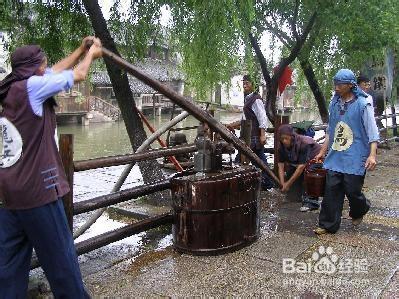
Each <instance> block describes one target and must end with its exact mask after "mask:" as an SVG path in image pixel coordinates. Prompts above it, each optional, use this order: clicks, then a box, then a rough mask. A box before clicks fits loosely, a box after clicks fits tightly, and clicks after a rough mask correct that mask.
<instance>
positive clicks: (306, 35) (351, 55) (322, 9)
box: [142, 0, 398, 121]
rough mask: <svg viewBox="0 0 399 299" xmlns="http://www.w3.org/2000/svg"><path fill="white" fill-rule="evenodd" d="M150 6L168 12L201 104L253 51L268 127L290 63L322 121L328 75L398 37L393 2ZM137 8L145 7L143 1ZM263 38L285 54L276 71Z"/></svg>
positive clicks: (248, 0) (189, 0) (289, 0)
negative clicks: (264, 92)
mask: <svg viewBox="0 0 399 299" xmlns="http://www.w3.org/2000/svg"><path fill="white" fill-rule="evenodd" d="M155 2H157V3H161V4H167V5H168V6H169V7H170V10H171V14H172V21H171V23H170V26H171V30H172V32H173V33H174V35H173V36H174V40H175V41H176V43H177V45H178V46H179V51H180V53H181V54H182V56H183V68H184V70H185V72H186V74H187V77H188V80H189V83H191V85H192V86H194V87H195V89H196V90H197V92H198V95H199V96H200V97H201V96H206V95H207V91H209V90H211V89H212V88H213V87H214V86H215V85H216V84H218V83H220V81H224V82H228V81H229V78H230V76H231V73H232V71H233V70H236V69H237V68H238V64H239V63H240V62H241V63H242V61H241V60H240V59H239V57H240V56H242V53H243V52H245V53H246V54H247V53H248V52H249V49H250V48H252V52H253V53H254V54H255V55H256V57H257V62H258V63H259V64H260V68H261V70H262V75H263V78H264V80H265V82H266V86H267V113H268V116H269V118H270V119H271V120H273V118H274V111H275V101H276V91H277V86H278V80H279V78H280V76H281V74H282V72H283V70H284V68H285V67H286V66H288V65H289V64H290V63H293V62H294V61H295V60H297V61H299V65H300V67H301V68H302V72H299V73H302V74H303V76H304V77H305V78H306V80H307V83H308V85H309V86H310V88H311V90H312V92H313V95H314V97H315V99H316V102H317V105H318V108H319V112H320V115H321V117H322V119H323V120H324V121H327V117H328V115H327V114H328V113H327V108H326V100H325V94H326V93H328V92H329V91H331V87H332V86H331V77H332V74H333V73H334V72H335V71H336V70H337V69H338V68H340V67H350V68H353V69H359V68H360V67H361V65H362V64H364V62H365V61H366V60H367V57H370V56H371V55H372V54H373V53H374V54H376V53H381V51H383V48H384V47H385V46H386V45H387V41H388V40H390V41H394V40H395V38H394V37H395V34H396V36H397V31H396V29H395V28H397V22H396V21H395V20H396V18H395V16H394V14H395V12H397V11H398V3H397V2H396V1H394V0H381V1H378V2H375V3H370V2H369V1H356V2H355V1H346V0H337V1H336V0H334V1H332V0H326V1H324V0H323V1H322V0H316V1H309V0H269V1H264V0H262V1H257V0H240V1H238V0H236V1H235V0H218V1H216V0H213V1H212V0H211V1H206V2H205V1H195V0H184V1H180V0H179V1H177V0H176V1H174V0H169V1H168V0H160V1H155ZM142 3H143V5H146V4H145V3H147V1H144V2H142ZM376 32H380V33H381V34H375V33H376ZM265 33H268V34H271V35H272V36H273V38H276V39H279V40H280V41H281V42H282V43H283V46H284V50H283V54H284V55H283V57H282V58H281V59H280V61H279V62H278V63H277V68H273V66H274V65H273V59H272V58H271V57H267V56H266V55H265V54H264V53H265V52H264V50H263V49H261V47H260V45H259V40H260V38H261V37H262V36H263V35H264V34H265ZM388 35H389V38H385V36H388ZM396 40H398V39H397V38H396ZM384 44H385V45H384ZM243 49H244V50H243ZM245 59H246V61H245V62H244V63H242V64H246V67H247V69H256V68H255V67H253V66H252V67H251V66H249V65H248V64H251V63H253V59H252V58H251V55H246V56H245Z"/></svg>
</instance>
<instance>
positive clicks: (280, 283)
mask: <svg viewBox="0 0 399 299" xmlns="http://www.w3.org/2000/svg"><path fill="white" fill-rule="evenodd" d="M398 165H399V146H398V145H395V146H394V147H393V148H392V149H390V150H379V164H378V165H377V167H378V168H377V170H376V171H374V172H370V173H369V174H367V177H366V182H365V188H364V191H365V194H366V196H367V197H368V198H369V200H370V201H371V203H372V209H371V210H370V212H369V213H368V214H367V216H366V217H365V218H364V221H363V223H362V224H361V225H360V226H359V227H356V228H355V227H353V226H352V223H351V219H350V218H349V216H348V204H347V202H346V203H345V209H344V213H343V219H342V225H341V229H340V231H339V232H338V233H336V234H334V235H323V236H320V237H317V236H316V235H314V233H313V232H312V229H313V228H315V227H316V225H317V218H318V212H317V211H313V212H308V213H301V212H299V207H300V203H299V202H288V201H286V200H285V198H284V196H283V195H281V194H280V193H279V192H277V191H273V192H262V193H261V197H262V199H261V235H260V238H259V239H258V241H256V242H255V243H253V244H252V245H250V246H248V247H246V248H243V249H241V250H238V251H235V252H233V253H230V254H225V255H219V256H211V257H204V256H191V255H187V254H180V253H177V252H175V251H174V250H173V246H172V241H171V240H172V236H171V234H170V226H165V227H162V228H159V229H156V230H152V231H149V232H146V233H142V234H140V235H137V236H133V237H131V238H127V239H125V240H122V241H120V242H117V243H114V244H111V245H108V246H106V247H104V248H101V249H98V250H96V251H93V252H91V253H88V254H85V255H83V256H81V257H79V261H80V263H81V270H82V274H83V278H84V281H85V284H86V287H87V289H88V291H89V292H90V294H91V295H92V296H93V297H94V298H102V297H107V298H108V297H112V298H120V297H123V298H136V297H193V296H195V297H226V296H227V297H269V296H276V297H277V296H278V297H306V298H308V297H310V298H319V297H380V298H394V297H398V296H399V200H398V199H399V184H398V183H399V167H398ZM100 219H101V218H100ZM100 222H101V221H100ZM122 222H123V221H122ZM107 223H109V220H108V222H107ZM115 223H116V224H115V226H116V227H117V226H120V225H122V224H121V221H119V222H115ZM118 223H119V224H118ZM99 225H101V223H100V224H99ZM108 225H109V224H108ZM94 231H95V229H94ZM92 233H93V234H94V233H95V232H92ZM40 271H41V270H35V271H34V272H33V274H32V275H33V278H34V279H37V280H39V281H40V279H41V277H42V273H41V272H40ZM43 289H44V290H45V289H46V287H44V288H43ZM45 294H46V292H44V294H42V295H45ZM47 294H48V293H47Z"/></svg>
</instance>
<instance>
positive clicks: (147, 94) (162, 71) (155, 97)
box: [91, 47, 184, 110]
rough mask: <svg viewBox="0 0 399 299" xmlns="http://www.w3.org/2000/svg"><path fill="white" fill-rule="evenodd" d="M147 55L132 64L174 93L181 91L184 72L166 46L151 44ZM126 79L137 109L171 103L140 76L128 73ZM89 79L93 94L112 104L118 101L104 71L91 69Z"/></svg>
mask: <svg viewBox="0 0 399 299" xmlns="http://www.w3.org/2000/svg"><path fill="white" fill-rule="evenodd" d="M148 56H149V57H147V58H145V59H143V60H142V61H138V62H137V63H135V66H136V67H137V68H139V69H140V70H142V71H143V72H145V73H147V74H149V75H150V76H151V77H153V78H154V79H156V80H159V81H161V82H162V83H164V84H166V85H168V86H169V87H171V88H172V89H173V90H174V91H176V92H177V93H179V94H183V91H184V76H183V73H182V72H180V71H179V70H178V65H177V63H176V62H175V61H172V60H171V59H170V55H169V50H168V49H167V48H165V47H163V48H162V51H155V50H154V48H153V47H150V49H149V53H148ZM128 80H129V85H130V89H131V90H132V92H133V97H134V99H135V102H136V106H137V107H138V108H139V109H142V110H144V109H147V108H148V109H150V108H152V109H153V108H154V107H156V108H161V109H163V108H170V107H172V105H173V104H172V102H171V101H170V100H169V99H167V98H166V97H165V96H164V95H162V94H160V93H158V92H157V91H155V90H154V89H152V88H151V87H149V86H148V85H146V84H144V83H143V82H141V81H140V80H138V79H136V78H135V77H133V76H131V75H129V74H128ZM91 83H92V85H93V91H92V93H91V95H92V96H97V97H99V98H101V99H103V100H105V101H108V102H110V103H111V104H113V105H115V106H116V105H117V103H116V99H115V93H114V91H113V88H112V84H111V80H110V78H109V76H108V73H107V72H106V71H97V72H94V73H93V75H92V78H91Z"/></svg>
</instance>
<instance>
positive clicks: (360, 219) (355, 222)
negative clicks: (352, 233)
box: [352, 216, 363, 226]
mask: <svg viewBox="0 0 399 299" xmlns="http://www.w3.org/2000/svg"><path fill="white" fill-rule="evenodd" d="M362 221H363V216H362V217H360V218H356V219H353V218H352V224H353V225H354V226H358V225H359V224H360V223H362Z"/></svg>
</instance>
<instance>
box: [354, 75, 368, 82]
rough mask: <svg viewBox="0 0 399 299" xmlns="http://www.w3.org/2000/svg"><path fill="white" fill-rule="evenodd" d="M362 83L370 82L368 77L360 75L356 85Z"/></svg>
mask: <svg viewBox="0 0 399 299" xmlns="http://www.w3.org/2000/svg"><path fill="white" fill-rule="evenodd" d="M362 82H370V79H369V77H367V76H366V75H364V74H360V75H359V77H357V84H360V83H362Z"/></svg>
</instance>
